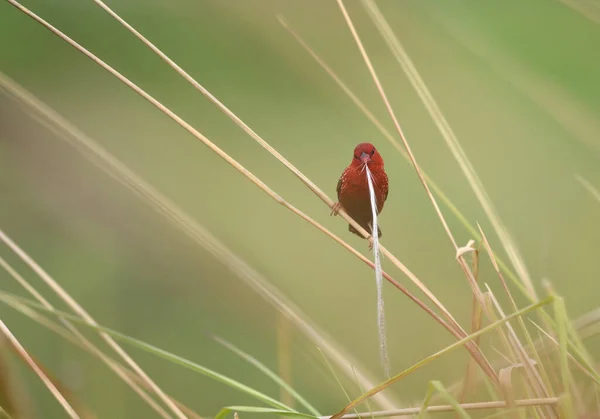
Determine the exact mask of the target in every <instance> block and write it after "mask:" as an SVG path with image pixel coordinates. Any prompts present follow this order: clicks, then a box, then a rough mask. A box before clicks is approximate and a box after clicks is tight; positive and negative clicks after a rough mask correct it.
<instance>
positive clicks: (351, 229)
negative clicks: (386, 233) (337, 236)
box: [348, 223, 383, 238]
mask: <svg viewBox="0 0 600 419" xmlns="http://www.w3.org/2000/svg"><path fill="white" fill-rule="evenodd" d="M360 226H361V227H362V228H364V229H365V230H367V231H368V232H369V233H370V234H371V235H372V234H373V228H372V226H371V223H368V224H367V223H365V224H361V225H360ZM348 230H350V232H351V233H354V234H356V235H357V236H359V237H362V234H360V233H359V232H358V230H357V229H355V228H354V227H353V226H352V224H348ZM377 231H378V232H379V236H378V238H381V236H382V235H383V233H382V232H381V227H379V226H377Z"/></svg>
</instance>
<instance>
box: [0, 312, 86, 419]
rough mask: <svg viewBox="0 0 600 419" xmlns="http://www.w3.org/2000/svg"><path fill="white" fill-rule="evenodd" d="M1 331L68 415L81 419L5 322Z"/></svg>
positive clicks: (1, 325)
mask: <svg viewBox="0 0 600 419" xmlns="http://www.w3.org/2000/svg"><path fill="white" fill-rule="evenodd" d="M0 330H1V331H2V333H4V336H6V338H7V339H8V340H9V341H10V344H11V345H12V346H13V347H14V348H15V350H16V351H17V352H18V353H19V356H20V357H21V358H22V359H23V360H25V362H26V363H27V365H29V368H31V369H32V370H33V371H34V372H35V373H36V374H37V376H38V377H40V380H42V382H43V383H44V385H45V386H46V387H48V390H50V392H51V393H52V395H53V396H54V397H55V398H56V400H57V401H58V402H59V403H60V404H61V406H62V407H63V409H65V411H66V412H67V413H68V415H69V416H70V417H71V418H73V419H79V415H78V414H77V412H75V409H73V408H72V407H71V405H70V404H69V402H68V401H67V399H65V397H64V396H63V395H62V394H61V393H60V391H58V389H57V388H56V386H55V385H54V384H53V383H52V380H50V378H48V376H46V374H44V371H42V370H41V368H40V367H39V366H38V365H37V364H36V363H35V361H34V360H33V359H31V357H30V356H29V354H28V353H27V351H26V350H25V348H23V346H22V345H21V344H20V343H19V341H18V340H17V338H16V337H15V336H14V335H13V334H12V333H11V331H10V330H9V328H8V327H6V325H5V324H4V322H3V321H2V320H0Z"/></svg>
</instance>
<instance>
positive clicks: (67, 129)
mask: <svg viewBox="0 0 600 419" xmlns="http://www.w3.org/2000/svg"><path fill="white" fill-rule="evenodd" d="M0 87H3V88H4V89H6V91H8V92H10V93H11V94H12V95H14V96H15V97H16V99H18V100H19V101H22V102H23V103H24V104H26V105H27V106H28V107H30V108H32V109H34V110H35V111H36V112H39V113H40V114H41V115H42V116H40V117H38V116H35V115H32V117H34V118H36V119H38V120H39V122H40V123H42V124H44V125H45V126H46V127H47V128H48V129H50V130H52V131H54V132H55V133H56V134H57V135H58V136H60V137H61V138H63V139H64V140H65V141H67V142H68V143H69V144H71V145H72V146H73V147H75V148H77V149H78V150H79V151H80V152H82V154H83V155H84V156H85V157H86V158H88V159H89V160H90V161H91V162H92V163H93V164H95V165H96V166H97V167H98V168H100V169H101V170H103V171H104V172H105V173H106V174H107V175H109V176H111V177H113V178H114V179H115V180H117V181H119V182H120V183H121V184H122V185H123V186H125V187H127V188H129V189H130V190H131V191H132V192H133V193H134V194H135V195H136V196H138V197H139V198H140V199H142V200H144V202H145V203H147V204H148V205H150V206H151V208H153V209H154V210H155V211H157V212H158V213H159V214H160V215H162V216H164V217H165V218H166V219H167V221H169V222H171V223H172V224H173V225H174V226H175V227H177V228H178V229H179V230H181V231H182V232H183V233H184V234H186V235H187V236H188V237H189V238H190V239H192V240H193V241H194V242H195V243H197V244H199V245H200V246H202V247H203V248H204V249H205V250H206V251H208V252H209V253H210V254H211V255H213V256H214V257H215V258H217V259H218V260H219V261H220V262H222V263H223V264H224V265H225V266H227V267H228V268H229V269H230V270H231V271H232V272H233V273H234V274H235V275H236V276H237V277H239V278H240V279H241V280H242V281H243V282H244V283H245V284H247V285H248V286H249V287H250V288H252V289H253V290H254V291H255V292H256V293H257V294H258V295H260V296H261V297H263V298H265V299H266V300H267V301H268V302H269V303H270V304H272V305H273V306H274V307H275V308H277V309H278V310H279V311H281V312H282V313H283V314H284V315H285V316H286V317H287V318H288V319H290V320H291V321H292V322H293V323H294V324H295V325H296V327H298V329H299V330H301V331H302V332H303V333H304V334H305V335H306V336H307V337H308V338H309V339H310V340H311V341H312V342H314V343H315V345H316V346H318V347H320V348H322V349H323V350H325V351H326V352H327V354H328V355H329V356H330V357H331V359H332V360H333V361H334V362H335V363H336V364H337V366H338V368H340V369H342V370H343V371H344V372H345V373H346V374H347V375H348V376H354V370H353V369H352V368H351V367H350V365H354V366H356V365H357V363H356V362H355V361H354V360H350V358H349V356H348V355H347V354H345V353H344V351H343V350H342V349H340V348H339V345H338V344H336V343H335V341H334V340H333V339H332V338H331V337H330V336H327V335H325V334H324V332H322V331H320V330H318V327H317V326H316V325H315V324H313V323H312V322H311V321H310V320H309V319H308V317H307V316H306V314H304V313H302V312H301V311H300V309H299V308H297V307H296V306H295V305H294V304H293V303H292V302H291V301H289V300H288V299H287V298H286V297H285V296H284V295H283V294H282V293H281V292H280V291H279V290H278V289H277V288H276V287H274V286H273V285H272V284H270V283H269V281H268V280H267V278H265V277H264V276H263V275H261V274H260V273H259V272H258V271H256V270H255V269H254V268H252V267H251V266H250V265H248V263H247V262H246V261H244V260H243V259H242V258H241V257H239V256H238V255H236V254H235V253H234V252H233V251H231V249H229V248H228V247H227V246H225V244H224V243H222V242H221V241H219V240H218V239H217V238H216V237H214V236H213V235H212V234H211V233H210V232H209V231H208V230H206V228H204V227H203V226H202V225H200V224H199V223H198V222H197V221H196V220H195V219H194V218H193V217H192V216H191V215H189V214H188V213H186V212H185V211H184V210H183V209H182V208H180V207H178V206H177V205H176V204H175V203H173V202H172V201H171V200H169V199H168V198H167V197H166V196H164V195H163V194H161V193H160V192H159V191H158V190H156V189H155V188H154V187H153V186H152V185H150V184H149V183H148V182H146V181H145V180H144V179H143V178H141V177H140V176H139V175H138V174H137V173H135V172H133V171H132V170H130V169H129V168H128V167H127V166H126V165H125V164H124V163H122V162H121V161H119V160H118V159H117V158H116V157H115V156H113V155H112V154H110V153H109V152H108V151H107V150H105V149H104V148H102V147H101V146H100V145H99V144H98V143H96V142H95V141H94V140H92V139H91V138H90V137H88V136H87V135H85V134H84V133H83V132H81V131H80V130H79V129H78V128H76V127H75V126H73V125H72V124H71V123H69V122H68V121H67V120H66V119H64V118H63V117H62V116H60V115H59V114H57V113H56V112H55V111H53V110H52V109H50V108H49V107H48V106H47V105H45V104H43V103H42V102H41V101H40V100H39V99H37V98H36V97H34V96H33V95H32V94H31V93H29V92H27V91H26V90H25V89H24V88H23V87H21V86H18V85H17V84H16V83H15V82H14V81H12V80H10V79H9V78H8V77H6V76H5V75H3V74H2V73H0ZM46 119H47V120H48V121H46ZM54 125H56V127H55V126H54ZM65 134H66V136H65ZM361 256H362V255H361ZM365 263H369V261H368V260H367V261H366V262H365ZM356 375H358V378H359V379H360V381H361V384H362V385H363V386H365V387H367V388H371V387H373V386H374V385H375V384H374V383H375V382H374V381H373V380H372V378H370V377H368V376H367V375H366V374H365V373H363V372H361V371H360V370H359V371H358V372H356ZM379 396H380V397H378V398H377V400H376V401H377V402H378V403H379V404H380V405H381V406H382V407H384V408H391V407H393V406H394V403H393V402H392V401H391V400H390V399H389V398H388V397H387V396H385V395H379Z"/></svg>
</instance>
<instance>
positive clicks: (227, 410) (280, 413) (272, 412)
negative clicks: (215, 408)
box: [215, 406, 318, 419]
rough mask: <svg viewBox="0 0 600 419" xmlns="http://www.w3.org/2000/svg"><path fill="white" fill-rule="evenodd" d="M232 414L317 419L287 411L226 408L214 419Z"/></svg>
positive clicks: (222, 418) (261, 408)
mask: <svg viewBox="0 0 600 419" xmlns="http://www.w3.org/2000/svg"><path fill="white" fill-rule="evenodd" d="M233 412H246V413H262V414H265V415H277V416H285V417H290V418H310V419H315V418H318V416H313V415H307V414H306V413H298V412H290V411H289V410H280V409H269V408H268V407H254V406H227V407H224V408H223V409H221V411H220V412H219V413H218V414H217V416H215V419H225V418H226V417H227V416H228V415H229V414H231V413H233Z"/></svg>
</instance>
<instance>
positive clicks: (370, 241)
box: [367, 236, 374, 251]
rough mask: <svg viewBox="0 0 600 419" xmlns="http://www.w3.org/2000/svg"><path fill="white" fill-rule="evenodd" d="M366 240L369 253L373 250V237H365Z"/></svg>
mask: <svg viewBox="0 0 600 419" xmlns="http://www.w3.org/2000/svg"><path fill="white" fill-rule="evenodd" d="M367 240H368V241H369V251H371V250H373V242H374V240H373V236H369V237H367Z"/></svg>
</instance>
